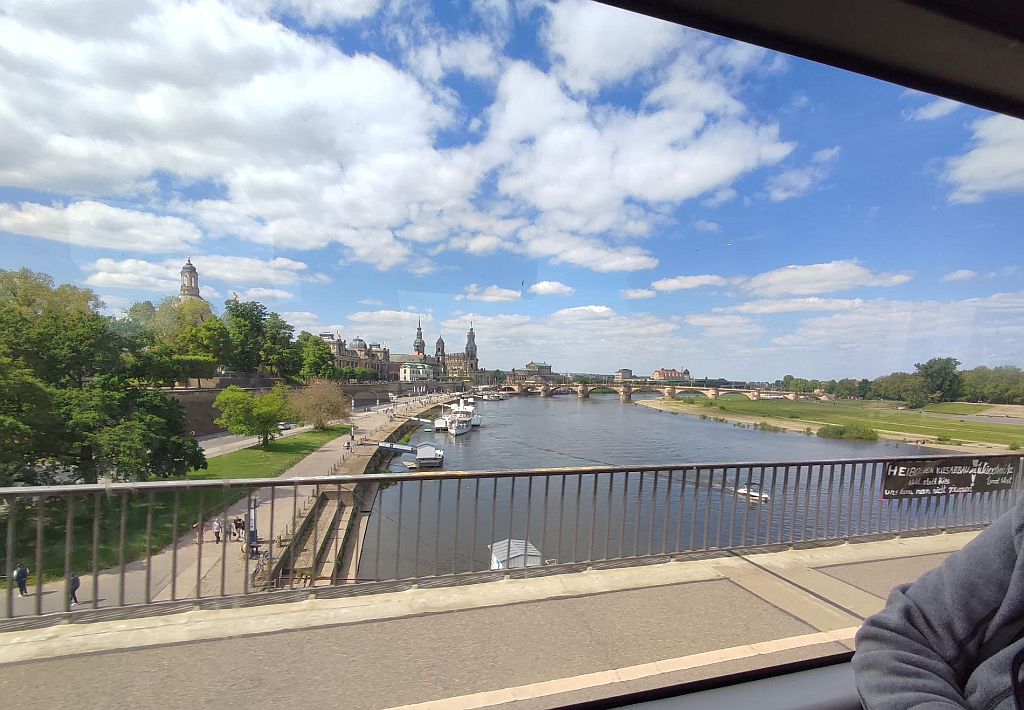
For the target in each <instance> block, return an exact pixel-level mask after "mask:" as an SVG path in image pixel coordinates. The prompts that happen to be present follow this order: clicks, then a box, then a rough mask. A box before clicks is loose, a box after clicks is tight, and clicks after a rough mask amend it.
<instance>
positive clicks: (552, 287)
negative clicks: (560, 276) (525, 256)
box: [529, 281, 576, 296]
mask: <svg viewBox="0 0 1024 710" xmlns="http://www.w3.org/2000/svg"><path fill="white" fill-rule="evenodd" d="M529 291H530V293H534V294H537V295H538V296H571V295H572V294H573V293H575V291H576V289H574V288H573V287H572V286H567V285H566V284H564V283H562V282H561V281H538V282H537V283H535V284H533V285H532V286H530V289H529Z"/></svg>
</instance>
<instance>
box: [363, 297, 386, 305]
mask: <svg viewBox="0 0 1024 710" xmlns="http://www.w3.org/2000/svg"><path fill="white" fill-rule="evenodd" d="M356 303H358V304H360V305H363V306H383V305H384V301H382V300H380V299H379V298H360V299H359V300H358V301H356Z"/></svg>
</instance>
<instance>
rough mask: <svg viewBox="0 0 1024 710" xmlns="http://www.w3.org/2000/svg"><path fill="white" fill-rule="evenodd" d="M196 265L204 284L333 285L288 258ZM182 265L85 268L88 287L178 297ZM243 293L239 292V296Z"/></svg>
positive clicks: (130, 262)
mask: <svg viewBox="0 0 1024 710" xmlns="http://www.w3.org/2000/svg"><path fill="white" fill-rule="evenodd" d="M192 263H193V265H195V267H196V270H197V271H198V272H199V282H200V283H201V284H202V283H204V282H205V281H208V280H214V281H221V282H225V283H227V284H228V285H229V286H235V285H237V284H240V283H257V284H269V285H272V286H287V285H289V284H296V283H301V282H311V283H327V282H328V281H329V279H328V278H327V277H326V276H324V275H323V274H320V273H309V267H308V266H307V265H306V264H304V263H303V262H301V261H295V260H293V259H286V258H284V257H277V258H275V259H267V260H264V259H256V258H253V257H247V256H214V255H207V256H203V255H199V256H193V257H192ZM181 265H182V263H181V260H180V259H167V260H165V261H163V262H159V263H154V262H150V261H146V260H144V259H121V260H117V259H97V260H96V261H95V262H93V263H91V264H87V265H86V266H85V269H86V270H87V271H91V272H92V273H91V274H90V275H89V277H88V278H86V280H85V283H86V284H88V285H90V286H99V287H117V288H136V289H142V290H145V291H162V292H165V293H167V294H171V293H177V292H178V287H179V286H180V283H181V278H180V271H181ZM242 290H243V289H238V291H239V293H241V292H242ZM250 290H251V289H250ZM208 292H209V293H211V295H212V296H213V297H216V296H218V295H219V294H218V293H217V292H216V291H213V290H212V289H210V291H208ZM282 293H284V292H282Z"/></svg>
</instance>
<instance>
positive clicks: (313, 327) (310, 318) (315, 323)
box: [280, 311, 342, 337]
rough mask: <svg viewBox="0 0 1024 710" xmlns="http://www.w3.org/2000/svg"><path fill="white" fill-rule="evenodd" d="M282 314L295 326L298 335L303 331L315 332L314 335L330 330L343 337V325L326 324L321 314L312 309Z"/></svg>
mask: <svg viewBox="0 0 1024 710" xmlns="http://www.w3.org/2000/svg"><path fill="white" fill-rule="evenodd" d="M280 315H281V317H282V318H284V320H285V321H287V322H288V323H289V324H291V325H292V327H294V328H295V334H296V335H298V334H299V333H300V332H302V331H306V332H307V333H313V334H314V335H316V334H318V333H326V332H328V331H329V332H333V333H336V334H337V336H338V337H341V332H342V327H341V326H340V325H324V324H323V322H322V321H321V320H320V316H318V315H317V314H316V313H313V312H312V311H285V312H283V313H281V314H280Z"/></svg>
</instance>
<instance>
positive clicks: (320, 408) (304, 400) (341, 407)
mask: <svg viewBox="0 0 1024 710" xmlns="http://www.w3.org/2000/svg"><path fill="white" fill-rule="evenodd" d="M288 403H289V404H290V405H291V407H292V410H293V411H294V412H295V413H296V414H297V415H298V416H299V417H300V418H302V420H303V421H307V422H312V423H313V426H314V427H316V428H317V429H326V428H327V423H328V422H329V421H331V420H332V419H348V417H349V415H350V414H351V413H352V398H351V397H349V396H348V395H347V394H345V391H344V390H342V388H341V385H339V384H338V383H336V382H329V381H327V380H317V381H315V382H312V383H310V384H308V385H306V386H305V387H302V388H300V389H296V390H292V392H291V393H290V394H289V395H288Z"/></svg>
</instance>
